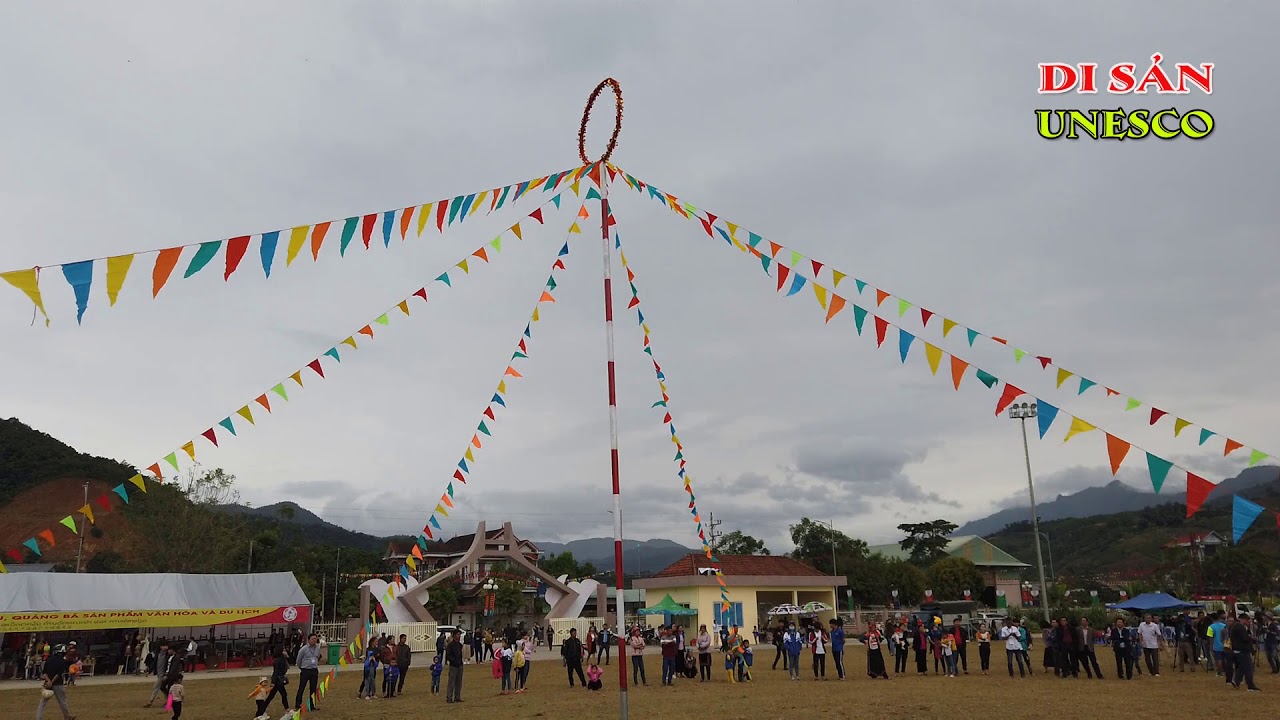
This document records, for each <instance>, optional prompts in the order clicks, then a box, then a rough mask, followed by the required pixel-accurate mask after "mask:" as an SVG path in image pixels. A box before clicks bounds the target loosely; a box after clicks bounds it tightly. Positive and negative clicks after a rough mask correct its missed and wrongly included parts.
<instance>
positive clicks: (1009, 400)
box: [996, 382, 1026, 415]
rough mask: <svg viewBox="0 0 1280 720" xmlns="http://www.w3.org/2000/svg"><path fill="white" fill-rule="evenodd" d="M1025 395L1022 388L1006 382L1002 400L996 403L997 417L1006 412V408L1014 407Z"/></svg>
mask: <svg viewBox="0 0 1280 720" xmlns="http://www.w3.org/2000/svg"><path fill="white" fill-rule="evenodd" d="M1025 394H1026V393H1025V392H1024V391H1023V390H1022V389H1021V388H1019V387H1017V386H1016V385H1013V384H1012V383H1007V382H1006V383H1005V384H1004V391H1003V392H1001V393H1000V400H999V401H998V402H997V403H996V415H999V414H1000V413H1002V412H1004V411H1005V408H1007V407H1009V406H1010V405H1012V404H1013V401H1014V400H1017V399H1018V398H1019V397H1021V396H1022V395H1025Z"/></svg>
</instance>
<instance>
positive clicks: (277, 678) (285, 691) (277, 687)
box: [262, 647, 289, 712]
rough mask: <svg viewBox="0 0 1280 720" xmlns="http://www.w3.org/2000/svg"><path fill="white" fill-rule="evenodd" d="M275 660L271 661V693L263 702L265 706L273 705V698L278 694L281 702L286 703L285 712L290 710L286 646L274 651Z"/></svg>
mask: <svg viewBox="0 0 1280 720" xmlns="http://www.w3.org/2000/svg"><path fill="white" fill-rule="evenodd" d="M273 652H274V654H275V658H276V659H275V660H274V661H273V662H272V663H271V694H270V695H268V696H267V699H266V702H264V703H263V704H262V706H263V707H264V708H266V707H271V700H272V699H274V698H275V696H276V695H279V696H280V704H282V705H284V709H285V712H288V711H289V657H288V656H287V655H286V654H285V651H284V648H282V647H277V648H275V650H274V651H273Z"/></svg>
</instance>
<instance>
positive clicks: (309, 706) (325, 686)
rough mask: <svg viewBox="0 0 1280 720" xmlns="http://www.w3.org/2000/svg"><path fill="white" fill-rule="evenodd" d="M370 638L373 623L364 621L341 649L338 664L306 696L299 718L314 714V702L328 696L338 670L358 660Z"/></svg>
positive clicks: (299, 709) (299, 711)
mask: <svg viewBox="0 0 1280 720" xmlns="http://www.w3.org/2000/svg"><path fill="white" fill-rule="evenodd" d="M371 637H373V623H372V622H371V621H368V620H366V621H365V624H364V627H362V628H360V632H359V633H358V634H357V635H356V637H355V639H353V640H352V641H351V642H349V643H347V646H346V647H345V648H343V649H342V655H341V656H339V658H338V664H337V665H336V666H334V667H331V668H329V672H328V673H327V674H326V675H325V676H324V678H322V679H321V680H320V682H319V683H317V684H316V689H315V690H314V691H312V692H310V693H308V694H307V703H306V705H303V706H301V707H299V708H298V709H297V710H298V717H299V718H302V717H306V714H307V713H308V712H315V710H316V702H317V701H318V700H323V699H324V696H325V695H328V694H329V686H330V685H332V684H333V683H334V681H335V680H337V677H338V668H339V667H341V668H343V669H346V667H347V665H350V664H351V663H353V662H356V661H357V660H360V655H359V653H360V652H361V651H362V650H363V648H364V647H365V644H366V643H367V642H368V639H369V638H371ZM361 666H363V661H361Z"/></svg>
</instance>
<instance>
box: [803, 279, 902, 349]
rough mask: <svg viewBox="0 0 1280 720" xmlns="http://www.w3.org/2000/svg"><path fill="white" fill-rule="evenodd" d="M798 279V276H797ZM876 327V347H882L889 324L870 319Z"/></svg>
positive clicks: (875, 318) (882, 320)
mask: <svg viewBox="0 0 1280 720" xmlns="http://www.w3.org/2000/svg"><path fill="white" fill-rule="evenodd" d="M797 277H799V276H797ZM872 319H873V320H874V321H875V326H876V347H880V346H881V345H884V335H885V333H886V332H888V330H889V322H888V321H887V320H885V319H884V318H882V317H880V316H879V315H875V316H873V317H872Z"/></svg>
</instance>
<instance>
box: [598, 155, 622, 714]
mask: <svg viewBox="0 0 1280 720" xmlns="http://www.w3.org/2000/svg"><path fill="white" fill-rule="evenodd" d="M596 172H597V173H598V177H599V178H600V244H601V250H602V251H603V253H604V337H605V358H606V360H607V365H608V370H607V372H608V381H609V466H610V472H611V473H612V476H613V575H614V586H615V587H616V589H617V591H618V605H619V607H621V601H622V593H623V587H624V585H625V583H624V582H623V577H622V490H621V482H620V479H619V474H618V393H617V382H616V379H615V376H614V355H613V277H612V268H611V266H612V264H613V246H612V245H611V244H610V243H609V169H608V168H607V167H606V166H605V163H604V162H603V161H601V162H600V163H598V164H597V165H596ZM605 610H606V611H607V610H608V608H607V607H606V608H605ZM617 635H618V698H619V703H620V705H619V708H620V711H621V717H622V718H623V720H626V718H627V642H626V638H625V637H624V635H623V633H617Z"/></svg>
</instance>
